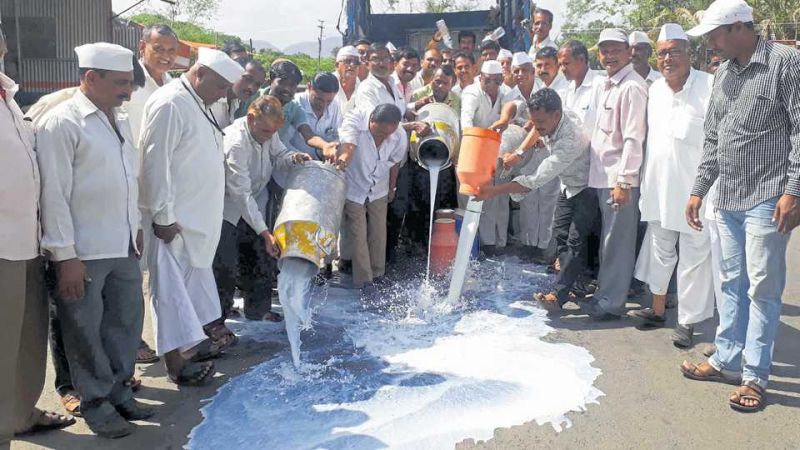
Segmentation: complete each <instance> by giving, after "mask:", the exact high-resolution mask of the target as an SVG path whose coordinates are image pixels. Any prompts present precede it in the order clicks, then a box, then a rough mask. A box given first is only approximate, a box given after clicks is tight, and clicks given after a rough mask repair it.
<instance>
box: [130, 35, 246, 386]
mask: <svg viewBox="0 0 800 450" xmlns="http://www.w3.org/2000/svg"><path fill="white" fill-rule="evenodd" d="M243 73H244V69H242V66H241V65H239V64H238V63H237V62H235V61H233V60H232V59H230V57H228V56H227V55H226V54H224V53H222V52H220V51H218V50H212V49H200V54H199V57H198V60H197V63H196V64H195V65H194V66H192V68H191V69H189V71H188V72H187V73H186V74H184V75H183V76H181V78H180V79H178V80H174V81H173V82H172V83H170V84H168V85H166V86H164V87H163V88H161V89H159V90H158V91H156V93H154V94H153V96H152V97H151V98H150V100H149V101H148V103H147V106H145V111H144V124H143V132H142V135H141V141H140V144H141V148H142V150H143V151H144V159H143V167H142V189H141V191H142V192H141V196H142V204H143V213H144V214H143V215H144V219H143V223H144V227H145V229H146V231H147V232H148V233H150V236H149V239H148V248H147V253H146V255H147V265H148V268H149V270H150V291H151V295H152V308H153V321H154V324H155V334H156V336H155V344H156V351H157V352H158V353H159V354H161V355H164V356H165V358H164V360H165V363H166V365H167V372H168V375H169V378H170V379H171V380H172V381H173V382H175V383H177V384H179V385H187V386H195V385H199V384H202V383H204V382H206V381H207V380H208V379H210V378H211V377H212V376H213V374H214V370H213V364H212V363H210V362H206V363H203V364H192V363H188V362H187V358H190V357H193V356H194V357H195V359H201V358H202V357H203V356H206V355H209V356H213V355H214V353H215V351H214V350H215V349H214V348H213V347H214V346H213V344H212V346H211V348H203V351H202V352H201V353H195V352H196V351H197V349H194V347H195V346H196V345H197V344H199V343H201V342H203V341H204V340H205V339H206V335H205V333H204V332H203V325H205V324H207V323H209V322H211V321H213V320H214V319H217V318H218V317H219V316H220V304H219V296H218V294H217V287H216V283H215V281H214V274H213V272H212V270H211V263H212V261H213V259H214V254H215V252H216V249H217V244H218V243H219V237H220V230H221V229H220V224H221V223H222V209H223V199H224V195H225V166H224V154H223V140H222V137H223V133H222V130H221V129H220V128H219V124H218V122H217V121H216V120H215V118H214V116H213V114H212V113H211V109H210V107H211V105H213V104H214V102H216V101H217V100H219V99H220V98H222V97H223V96H225V95H226V94H227V92H228V89H230V87H231V86H232V85H233V84H234V83H235V82H237V81H238V80H239V78H241V76H242V74H243ZM181 352H187V353H186V354H182V353H181ZM193 353H195V354H193Z"/></svg>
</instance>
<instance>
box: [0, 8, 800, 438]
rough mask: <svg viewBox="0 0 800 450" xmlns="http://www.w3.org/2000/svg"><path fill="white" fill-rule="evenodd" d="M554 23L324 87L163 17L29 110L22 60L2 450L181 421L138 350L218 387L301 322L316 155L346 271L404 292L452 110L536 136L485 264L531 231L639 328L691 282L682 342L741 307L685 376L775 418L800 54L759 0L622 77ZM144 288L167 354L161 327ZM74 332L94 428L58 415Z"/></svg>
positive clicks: (447, 178)
mask: <svg viewBox="0 0 800 450" xmlns="http://www.w3.org/2000/svg"><path fill="white" fill-rule="evenodd" d="M552 21H553V16H552V14H551V13H550V12H549V11H546V10H537V11H536V13H535V15H534V24H533V31H532V36H533V42H534V44H533V46H532V48H531V49H530V53H528V52H517V53H511V52H510V51H508V50H505V49H502V48H500V45H499V44H498V43H497V42H495V41H493V40H483V41H481V42H478V41H477V39H476V36H475V34H474V33H472V32H462V33H460V35H459V39H458V41H459V49H449V48H445V49H442V48H441V46H440V41H441V36H439V35H436V36H434V39H433V40H432V41H431V42H430V43H429V45H428V47H427V48H426V49H425V51H424V52H423V53H419V52H417V51H416V50H414V49H410V48H401V49H398V50H396V51H395V52H392V51H390V49H389V48H390V47H391V46H388V47H387V45H384V44H381V43H371V42H368V41H365V40H362V41H358V42H356V43H353V45H350V46H345V47H343V48H342V49H341V50H339V51H338V54H337V56H336V71H335V72H334V73H318V74H316V75H314V76H313V77H312V79H311V81H310V82H309V83H308V85H307V86H306V89H305V90H304V91H303V92H301V93H298V92H297V91H298V85H299V84H300V83H301V82H302V79H303V74H302V73H301V71H300V69H299V68H298V67H297V66H296V65H295V64H293V63H292V62H290V61H288V60H284V59H282V60H276V61H274V62H273V63H272V64H271V66H270V67H268V68H265V67H263V66H262V65H261V63H259V62H258V61H257V60H255V59H253V58H251V57H250V56H249V55H248V54H247V52H246V50H245V49H244V48H242V47H241V46H238V45H229V46H226V48H225V49H224V51H218V50H211V49H201V50H200V52H199V55H198V59H197V62H196V64H194V65H193V66H192V67H191V68H190V69H189V70H188V71H187V72H185V73H183V74H182V75H180V76H179V77H175V78H174V79H173V78H172V76H171V75H170V74H169V71H170V69H171V68H172V65H173V63H174V61H175V57H176V53H177V48H178V38H177V36H176V35H175V33H174V32H173V31H172V30H171V29H170V28H169V27H167V26H163V25H156V26H151V27H147V28H145V30H144V35H143V39H142V41H141V43H140V47H139V52H138V56H135V55H134V53H133V52H131V51H130V50H127V49H125V48H123V47H120V46H117V45H113V44H108V43H94V44H86V45H82V46H80V47H77V48H76V49H75V52H76V54H77V57H78V62H79V67H80V86H79V87H76V88H70V89H65V90H62V91H59V92H56V93H53V94H50V95H48V96H45V97H43V98H42V99H41V100H40V101H39V102H38V103H37V104H35V105H33V107H32V108H30V109H29V110H28V111H27V113H26V114H23V112H22V111H21V110H20V108H19V107H18V106H17V104H16V103H15V102H14V95H15V93H16V92H17V89H18V87H17V85H16V84H15V83H14V82H13V81H12V80H11V79H9V78H8V77H6V76H5V75H4V74H2V73H0V95H2V102H0V103H2V106H0V127H1V128H2V133H0V143H1V144H2V145H1V147H2V153H1V154H0V157H2V160H0V172H1V173H2V175H0V179H2V181H3V185H2V189H0V211H2V216H0V230H2V233H1V234H0V282H1V283H0V284H2V287H3V289H2V291H0V299H2V305H3V308H4V314H3V315H2V319H0V330H2V333H3V334H2V335H3V336H4V337H5V338H6V341H7V342H10V343H11V345H10V346H9V349H8V351H6V352H4V353H3V354H2V356H0V373H2V379H0V389H1V390H2V392H0V408H1V409H0V418H2V421H0V443H6V442H7V441H8V440H9V439H10V438H11V437H12V436H13V435H15V434H20V433H29V432H35V431H41V430H48V429H55V428H63V427H66V426H68V425H71V424H72V423H74V421H75V419H74V418H73V417H72V416H77V415H80V416H82V417H83V418H84V419H85V421H86V423H87V425H88V426H89V428H90V429H91V430H92V431H93V432H95V433H96V434H98V435H99V436H103V437H108V438H116V437H122V436H125V435H127V434H129V433H130V432H131V431H132V430H133V429H134V426H133V425H132V424H131V421H136V420H142V419H146V418H148V417H150V416H152V415H153V414H154V412H155V411H154V410H153V408H151V407H149V406H147V405H145V404H143V403H141V402H138V401H137V400H136V399H135V398H134V394H133V392H134V391H135V390H136V388H137V387H138V386H139V384H140V380H137V379H135V378H134V376H133V375H134V368H135V363H145V362H149V363H152V362H155V361H157V360H158V359H159V358H160V357H161V358H163V359H164V362H165V364H166V367H167V373H168V377H169V379H170V380H171V381H173V382H174V383H176V384H178V385H181V386H199V385H203V384H205V383H207V382H208V381H209V380H210V379H211V378H212V377H213V375H214V373H215V370H214V363H213V359H214V358H216V357H218V356H220V354H221V353H222V352H223V351H224V350H225V349H226V348H227V347H229V346H231V345H234V344H235V343H236V336H235V334H234V333H233V332H232V331H231V330H229V329H228V328H227V327H226V325H225V320H226V319H227V318H229V317H231V316H232V315H234V314H243V315H244V317H245V318H246V319H249V320H269V321H280V320H281V317H280V315H279V314H277V313H275V312H273V311H271V305H272V300H273V299H272V295H273V287H274V282H275V276H276V272H277V266H276V258H277V257H279V248H278V246H277V244H276V241H275V238H274V236H273V235H272V232H271V230H272V226H273V225H274V222H275V219H276V216H277V213H278V211H279V209H280V207H281V199H282V196H283V192H284V189H285V188H286V183H287V177H288V174H289V172H290V171H291V170H292V167H294V166H296V165H299V164H306V163H308V162H309V161H312V160H317V161H326V162H329V163H332V164H334V165H335V166H336V167H337V169H338V170H341V171H342V172H343V174H344V177H345V179H346V182H347V189H346V202H345V207H344V216H343V225H342V229H341V236H340V243H339V248H338V261H337V263H336V267H337V269H338V271H339V272H341V273H342V274H348V273H349V274H350V275H351V276H352V285H351V286H349V287H352V288H355V289H360V290H361V295H362V298H365V299H370V298H374V297H375V296H376V295H377V296H379V295H380V292H381V291H380V288H381V286H382V285H384V284H385V283H386V281H385V280H386V268H387V264H392V263H394V262H395V261H396V260H397V257H398V248H406V249H408V248H410V249H412V252H413V249H414V248H415V247H416V248H418V247H419V246H420V245H421V246H424V245H425V244H426V243H427V239H428V236H427V233H428V227H427V223H428V210H429V206H430V205H429V204H428V202H429V200H428V198H429V197H428V192H429V190H430V189H431V186H429V181H428V180H429V178H428V176H427V172H425V169H424V168H422V166H421V165H419V164H418V163H417V162H416V161H413V160H411V159H409V158H408V148H409V141H410V139H413V138H414V136H416V137H424V136H426V135H427V134H429V133H431V126H430V124H428V123H426V122H425V121H421V120H418V118H417V111H419V110H420V109H422V108H424V107H425V106H426V105H428V104H430V103H442V104H445V105H447V106H448V107H450V108H452V109H453V110H454V111H455V112H456V113H457V114H458V115H459V117H460V121H461V127H462V129H463V128H468V127H481V128H489V129H494V130H497V131H500V132H502V131H504V130H507V129H508V128H509V127H510V126H512V125H517V126H520V127H522V128H524V130H525V132H526V133H527V134H526V137H525V139H524V141H523V142H522V144H521V145H519V147H518V148H516V149H513V150H512V151H510V152H508V153H505V154H503V155H501V158H500V159H499V162H498V164H499V167H498V169H499V170H498V171H497V174H496V177H495V179H494V180H493V182H492V183H491V184H489V185H487V186H483V187H481V189H480V194H479V195H478V197H477V198H478V199H479V200H483V202H484V207H483V211H484V212H483V215H482V217H481V222H480V227H479V235H480V244H481V250H482V253H483V254H484V255H486V256H489V257H494V256H498V255H503V254H505V253H508V252H510V251H511V248H512V246H511V245H510V243H511V242H516V243H518V245H515V246H513V247H514V249H515V250H514V251H515V252H517V254H519V255H521V256H522V258H523V259H526V260H529V261H533V262H537V263H540V264H548V265H550V266H551V269H552V271H553V272H554V273H557V276H556V279H555V283H554V285H553V286H552V288H551V289H550V290H548V291H546V292H538V293H536V294H535V299H536V300H537V301H538V302H539V303H540V304H541V305H542V306H543V307H544V308H546V309H547V310H548V311H550V312H552V313H557V312H559V311H561V310H562V308H563V307H564V306H565V305H566V304H567V303H568V302H573V303H576V304H578V306H579V307H580V310H581V311H582V312H583V313H585V314H587V315H588V316H589V317H591V318H593V319H596V320H613V319H617V318H619V317H621V316H622V315H625V314H626V313H627V309H626V302H627V300H628V298H629V295H630V293H631V289H632V287H633V288H636V286H637V284H636V280H639V282H641V283H644V285H646V286H647V287H648V288H649V290H650V293H651V294H652V305H651V307H649V308H645V309H641V310H636V311H633V312H632V313H631V314H633V315H634V316H636V317H638V318H639V319H640V320H641V323H640V325H639V326H640V327H642V328H652V327H660V326H663V324H664V322H665V314H666V312H665V311H666V308H667V307H668V306H669V305H668V303H669V302H668V301H667V298H668V293H669V292H670V281H671V279H673V274H674V279H675V285H676V288H675V289H676V292H677V295H676V296H677V309H678V324H677V326H676V329H675V330H674V333H673V336H672V341H673V342H674V344H675V345H676V346H678V347H682V348H686V347H689V346H691V345H692V336H693V327H694V326H695V325H696V324H698V323H700V322H703V321H706V320H710V319H713V317H714V311H715V308H716V311H717V312H718V315H719V326H718V328H717V335H716V339H715V349H713V350H712V351H711V352H710V353H711V356H710V357H709V359H708V361H706V362H702V363H700V364H691V363H688V362H685V363H684V364H683V365H682V366H681V371H682V372H683V374H684V375H685V376H686V377H688V378H691V379H695V380H703V381H717V382H723V383H729V384H735V385H738V386H739V387H738V388H737V389H736V390H735V391H734V392H733V393H732V394H731V396H730V398H729V399H728V401H729V403H730V406H731V407H732V408H734V409H737V410H742V411H755V410H758V409H760V408H761V407H763V405H764V397H763V396H764V393H765V389H766V387H767V380H768V377H769V371H770V362H771V356H772V348H773V343H774V339H775V333H776V329H777V326H778V322H779V317H780V310H781V295H782V291H783V288H784V285H785V282H786V262H785V253H786V246H787V243H788V240H789V235H790V232H791V230H792V229H793V228H794V227H795V226H797V224H798V223H800V204H799V203H798V202H799V200H798V198H800V52H798V51H796V50H793V49H790V48H788V47H786V46H783V45H780V44H775V43H772V42H768V41H766V40H764V39H763V38H762V37H761V36H760V35H759V34H758V33H757V32H756V30H755V29H754V25H753V15H752V9H751V8H750V7H749V6H748V5H747V4H746V3H745V2H744V1H743V0H717V1H715V2H714V3H713V4H712V5H711V6H710V7H709V9H708V10H707V11H706V12H705V15H704V16H703V18H702V21H701V22H700V24H699V25H698V26H696V27H695V28H693V29H691V30H689V31H688V32H685V31H684V30H683V29H682V28H681V26H680V25H677V24H672V23H669V24H665V25H664V26H663V27H661V28H660V30H657V31H659V33H658V36H657V39H656V40H655V42H656V44H655V48H653V47H652V44H651V41H650V38H649V37H648V35H647V34H645V33H642V32H638V31H636V32H633V33H631V34H630V35H628V34H626V33H625V32H623V31H622V30H619V29H606V30H603V32H602V33H601V34H600V37H599V40H598V42H597V47H598V57H599V63H600V65H602V68H603V69H604V72H601V71H596V70H592V69H591V68H590V66H589V64H590V55H589V51H588V49H587V48H586V46H585V45H584V44H582V43H581V42H578V41H568V42H566V43H564V44H563V45H561V46H560V47H556V45H555V43H554V42H553V40H552V39H551V38H550V36H549V32H550V28H551V26H552ZM689 36H693V37H700V36H705V38H706V40H707V42H708V45H709V46H710V47H711V48H712V49H714V50H716V51H717V52H718V55H719V57H720V58H721V59H718V60H716V61H711V63H710V64H709V72H716V73H715V75H712V74H709V73H706V72H704V71H699V70H696V69H694V68H693V67H692V56H693V55H692V41H691V40H690V37H689ZM4 50H5V43H4V40H2V39H0V55H1V54H2V53H3V52H4ZM653 52H655V60H656V61H657V70H656V69H654V68H652V67H651V66H650V64H649V60H650V59H651V57H652V55H653ZM457 188H458V181H457V179H456V177H455V169H454V168H450V169H447V170H444V171H443V172H442V176H441V177H440V181H439V186H438V188H437V197H436V207H438V208H450V207H453V208H455V207H457V206H462V207H463V205H464V203H465V200H466V198H465V197H463V196H460V195H459V194H458V193H457ZM642 224H644V225H645V226H644V227H642V226H641V225H642ZM593 235H596V237H597V239H594V240H593V239H592V236H593ZM637 236H639V238H638V239H637ZM552 248H555V252H553V251H552V250H551V249H552ZM333 262H334V261H333V259H332V258H331V259H328V260H326V261H323V262H321V263H322V264H321V273H320V277H321V278H330V277H331V274H332V272H333V266H334V265H333ZM590 266H596V267H595V268H596V274H594V273H593V272H592V271H591V270H587V269H589V268H590ZM143 273H145V274H146V276H144V277H143ZM595 275H596V276H595ZM143 281H144V282H143ZM237 291H238V292H239V294H240V295H241V296H242V297H243V299H244V308H243V311H241V312H238V311H235V310H234V308H233V299H234V296H235V293H236V292H237ZM145 292H146V293H147V302H148V303H149V304H150V305H151V307H152V311H153V329H154V334H155V342H154V344H155V345H154V347H155V351H153V350H151V349H150V348H149V346H148V345H147V344H146V343H145V342H144V340H143V339H142V338H141V336H142V327H143V318H144V306H145V300H144V299H145V295H144V293H145ZM48 299H49V300H48ZM48 319H49V320H48ZM48 336H49V341H50V346H51V350H52V356H53V365H54V367H55V370H56V386H55V387H56V389H57V390H58V393H59V395H60V396H61V398H62V402H63V405H64V408H65V409H66V411H67V412H68V413H69V414H71V415H69V416H66V415H60V414H56V413H52V412H45V411H41V410H39V409H36V407H35V404H36V402H37V400H38V398H39V395H40V393H41V390H42V385H43V383H44V368H45V356H46V342H47V340H48Z"/></svg>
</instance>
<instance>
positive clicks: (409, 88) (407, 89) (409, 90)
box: [392, 72, 419, 107]
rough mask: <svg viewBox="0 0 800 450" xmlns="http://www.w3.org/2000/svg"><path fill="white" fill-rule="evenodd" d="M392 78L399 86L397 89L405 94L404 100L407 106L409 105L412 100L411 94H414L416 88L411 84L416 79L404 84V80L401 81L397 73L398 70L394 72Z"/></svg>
mask: <svg viewBox="0 0 800 450" xmlns="http://www.w3.org/2000/svg"><path fill="white" fill-rule="evenodd" d="M418 75H419V73H418ZM392 80H393V81H394V85H395V86H397V91H398V92H400V94H401V95H402V96H403V100H404V101H405V102H406V107H408V104H409V103H410V102H411V96H413V95H414V91H415V90H416V89H415V88H414V86H413V85H412V84H411V83H413V81H414V80H413V79H412V80H411V81H409V82H408V83H406V84H405V85H403V82H402V81H400V77H399V76H398V75H397V72H392Z"/></svg>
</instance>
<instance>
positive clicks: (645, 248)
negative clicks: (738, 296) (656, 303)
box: [634, 222, 714, 325]
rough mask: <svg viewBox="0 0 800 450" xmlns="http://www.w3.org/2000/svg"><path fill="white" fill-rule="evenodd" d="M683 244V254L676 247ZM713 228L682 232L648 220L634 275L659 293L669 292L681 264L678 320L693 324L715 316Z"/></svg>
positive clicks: (678, 274)
mask: <svg viewBox="0 0 800 450" xmlns="http://www.w3.org/2000/svg"><path fill="white" fill-rule="evenodd" d="M677 246H679V249H680V257H679V256H678V252H677V251H676V247H677ZM711 259H712V258H711V239H710V236H709V232H708V231H707V230H703V232H701V233H680V232H677V231H673V230H667V229H664V228H662V227H661V224H660V222H648V224H647V232H646V233H645V236H644V242H643V243H642V251H641V252H640V254H639V259H638V260H637V261H636V271H635V272H634V276H635V277H636V278H637V279H639V280H641V281H643V282H645V283H647V284H648V285H649V286H650V292H652V293H653V294H655V295H666V294H667V289H669V281H670V278H672V272H673V271H674V270H675V266H676V264H677V266H678V271H677V277H678V279H677V281H678V323H679V324H681V325H691V324H695V323H698V322H702V321H704V320H706V319H709V318H711V317H713V316H714V281H713V279H714V271H713V268H712V264H711Z"/></svg>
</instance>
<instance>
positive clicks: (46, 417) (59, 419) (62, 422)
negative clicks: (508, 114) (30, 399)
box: [14, 411, 75, 436]
mask: <svg viewBox="0 0 800 450" xmlns="http://www.w3.org/2000/svg"><path fill="white" fill-rule="evenodd" d="M38 412H39V417H38V418H37V419H36V422H34V424H33V425H31V427H30V428H28V429H27V430H24V431H21V432H19V433H14V434H16V435H18V436H19V435H25V434H32V433H39V432H42V431H50V430H60V429H62V428H66V427H68V426H70V425H73V424H75V418H74V417H70V416H62V415H61V414H58V413H54V412H51V411H38Z"/></svg>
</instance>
